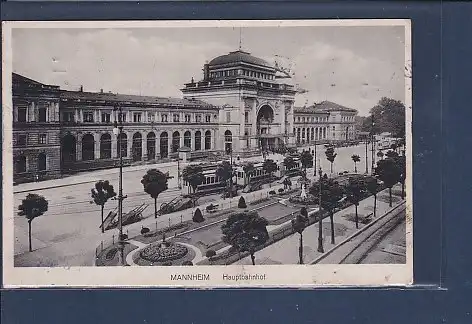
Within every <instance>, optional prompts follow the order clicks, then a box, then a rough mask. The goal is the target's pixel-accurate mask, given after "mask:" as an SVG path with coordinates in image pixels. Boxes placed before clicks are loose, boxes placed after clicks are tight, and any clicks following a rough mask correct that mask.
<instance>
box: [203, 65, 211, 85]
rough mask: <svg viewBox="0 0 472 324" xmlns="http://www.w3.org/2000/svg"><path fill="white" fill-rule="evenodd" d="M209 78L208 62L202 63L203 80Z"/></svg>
mask: <svg viewBox="0 0 472 324" xmlns="http://www.w3.org/2000/svg"><path fill="white" fill-rule="evenodd" d="M209 79H210V66H209V65H208V63H205V64H204V65H203V81H208V80H209Z"/></svg>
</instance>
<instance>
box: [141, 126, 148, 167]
mask: <svg viewBox="0 0 472 324" xmlns="http://www.w3.org/2000/svg"><path fill="white" fill-rule="evenodd" d="M141 151H142V152H141V157H142V160H143V161H147V134H146V132H143V137H142V144H141Z"/></svg>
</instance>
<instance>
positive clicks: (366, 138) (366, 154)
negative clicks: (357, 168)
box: [365, 136, 369, 174]
mask: <svg viewBox="0 0 472 324" xmlns="http://www.w3.org/2000/svg"><path fill="white" fill-rule="evenodd" d="M368 151H369V137H368V136H366V137H365V174H368V173H369V154H368V153H367V152H368Z"/></svg>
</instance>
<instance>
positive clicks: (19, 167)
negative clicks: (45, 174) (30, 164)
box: [15, 155, 26, 173]
mask: <svg viewBox="0 0 472 324" xmlns="http://www.w3.org/2000/svg"><path fill="white" fill-rule="evenodd" d="M23 172H26V156H24V155H20V156H17V157H16V158H15V173H23Z"/></svg>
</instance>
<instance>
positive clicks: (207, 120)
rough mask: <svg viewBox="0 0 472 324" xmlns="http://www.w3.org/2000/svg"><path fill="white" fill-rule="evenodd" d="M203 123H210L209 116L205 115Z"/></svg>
mask: <svg viewBox="0 0 472 324" xmlns="http://www.w3.org/2000/svg"><path fill="white" fill-rule="evenodd" d="M205 122H206V123H209V122H211V116H210V115H206V116H205Z"/></svg>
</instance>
